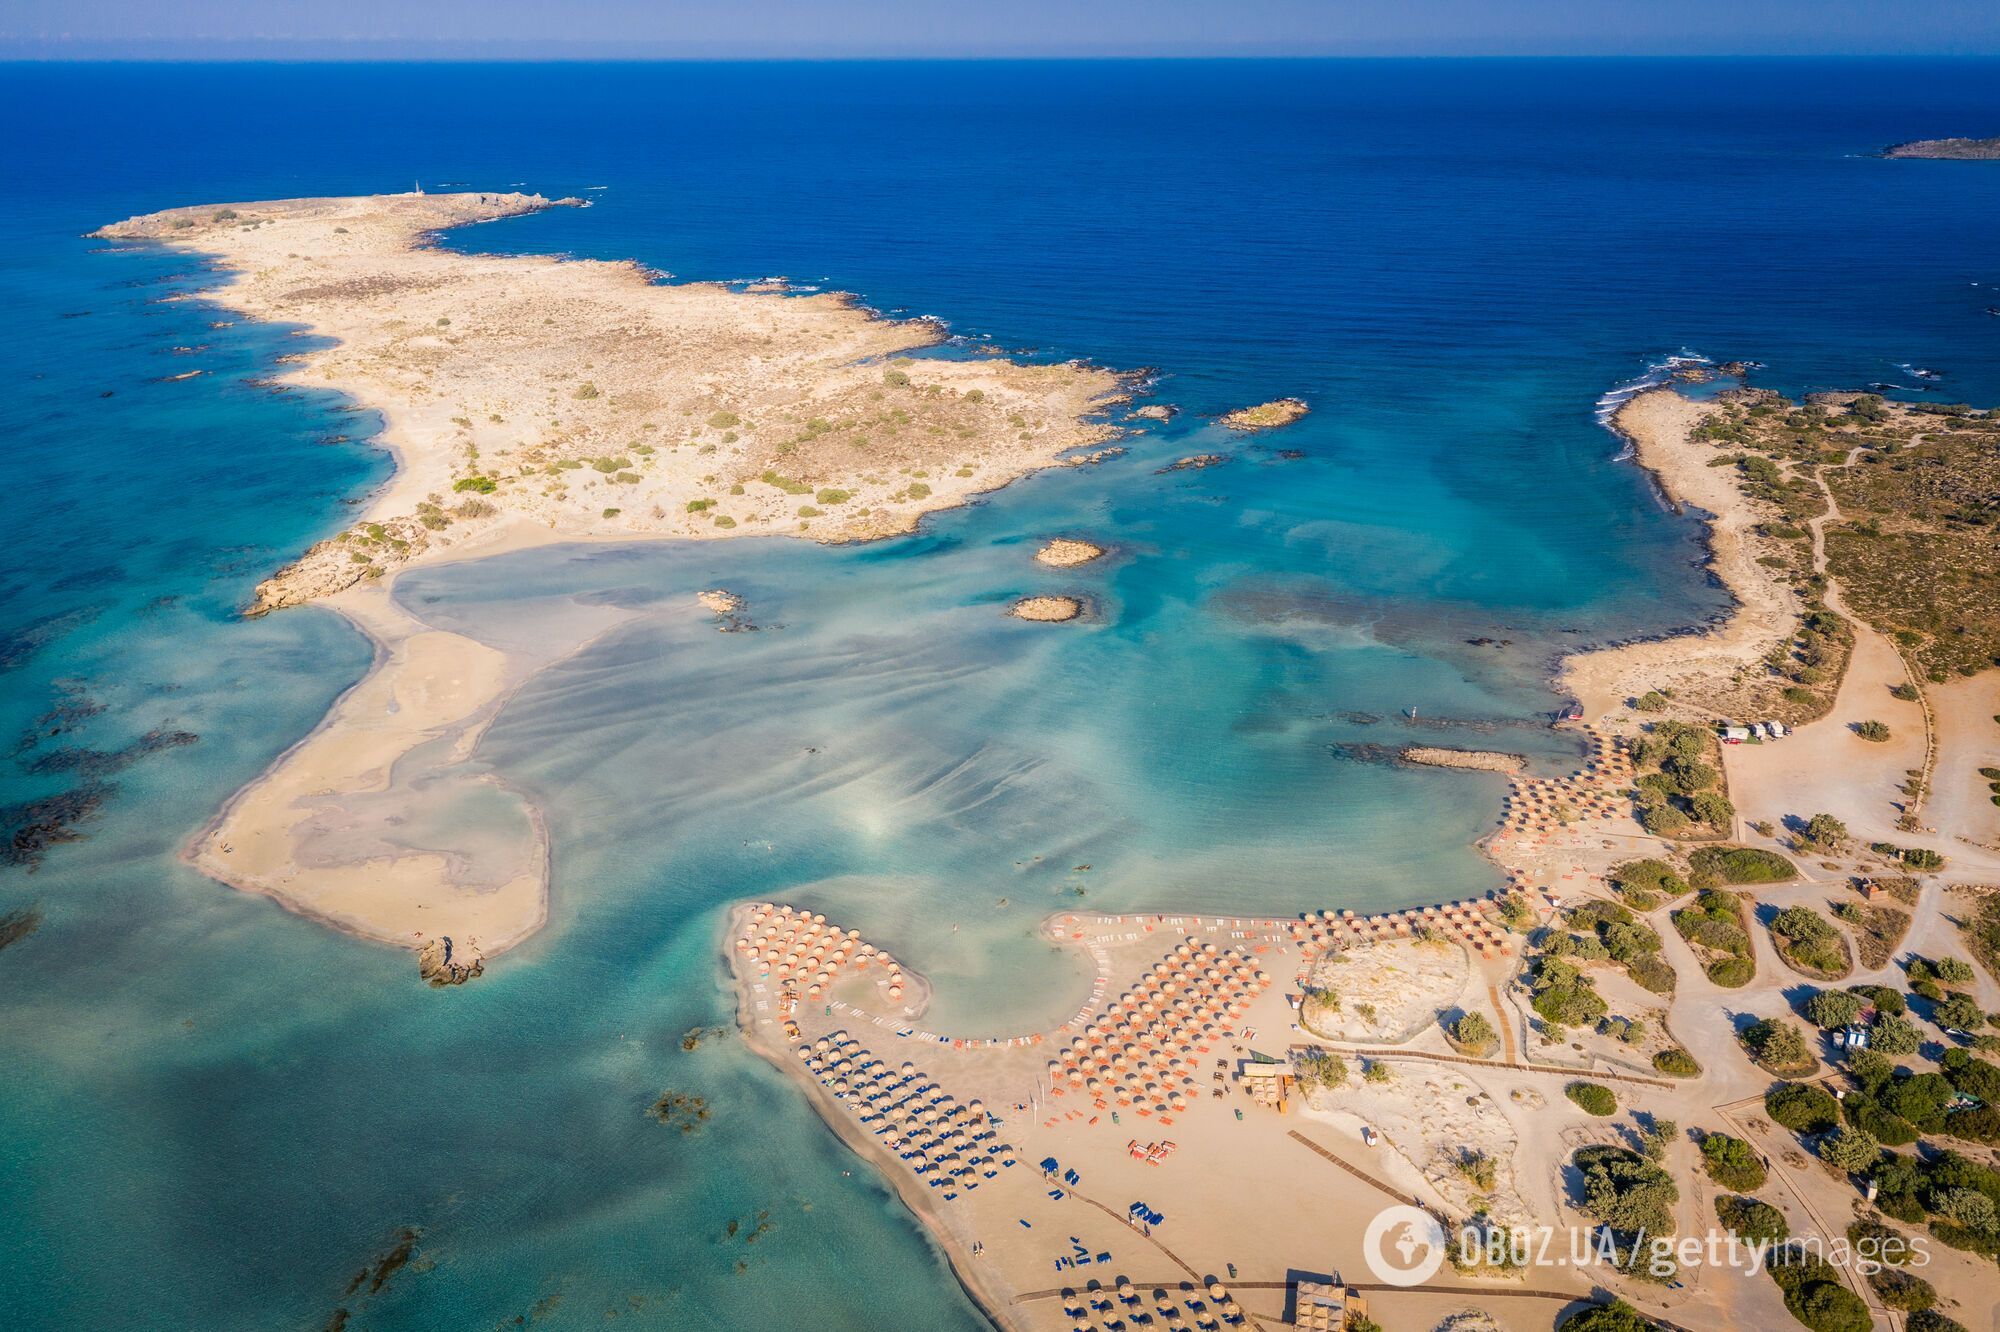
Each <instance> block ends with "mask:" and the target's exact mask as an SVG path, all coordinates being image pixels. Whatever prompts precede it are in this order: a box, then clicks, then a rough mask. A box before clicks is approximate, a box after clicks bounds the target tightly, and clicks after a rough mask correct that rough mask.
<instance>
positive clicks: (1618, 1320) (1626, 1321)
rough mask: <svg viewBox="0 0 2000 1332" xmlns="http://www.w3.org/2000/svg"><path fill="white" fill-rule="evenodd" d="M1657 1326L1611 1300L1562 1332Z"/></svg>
mask: <svg viewBox="0 0 2000 1332" xmlns="http://www.w3.org/2000/svg"><path fill="white" fill-rule="evenodd" d="M1658 1326H1659V1325H1658V1324H1657V1323H1653V1322H1649V1321H1648V1320H1646V1319H1645V1318H1642V1317H1640V1315H1639V1311H1638V1310H1637V1309H1634V1308H1633V1307H1632V1306H1631V1305H1629V1304H1627V1303H1625V1301H1623V1300H1613V1301H1611V1303H1609V1304H1598V1305H1593V1306H1592V1307H1590V1308H1588V1309H1585V1310H1584V1311H1583V1312H1581V1313H1579V1314H1577V1315H1576V1316H1575V1317H1574V1318H1571V1319H1570V1320H1569V1321H1568V1322H1567V1323H1564V1324H1563V1325H1562V1332H1654V1329H1655V1328H1657V1327H1658ZM1940 1332H1941V1330H1940ZM1959 1332H1964V1329H1962V1328H1961V1329H1960V1330H1959Z"/></svg>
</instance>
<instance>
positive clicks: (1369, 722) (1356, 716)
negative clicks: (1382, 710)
mask: <svg viewBox="0 0 2000 1332" xmlns="http://www.w3.org/2000/svg"><path fill="white" fill-rule="evenodd" d="M1336 715H1337V716H1339V718H1340V719H1341V720H1342V721H1344V722H1351V723H1353V724H1354V725H1356V726H1375V725H1378V724H1380V722H1381V720H1382V719H1381V718H1380V717H1378V716H1376V715H1375V714H1374V713H1372V712H1342V713H1338V714H1336Z"/></svg>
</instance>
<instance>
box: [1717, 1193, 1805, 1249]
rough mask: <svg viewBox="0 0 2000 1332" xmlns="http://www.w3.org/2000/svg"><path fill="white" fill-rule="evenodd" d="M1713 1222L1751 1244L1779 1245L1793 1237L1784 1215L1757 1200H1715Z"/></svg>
mask: <svg viewBox="0 0 2000 1332" xmlns="http://www.w3.org/2000/svg"><path fill="white" fill-rule="evenodd" d="M1715 1219H1716V1220H1718V1221H1720V1222H1721V1223H1722V1226H1723V1229H1725V1230H1727V1231H1729V1232H1730V1233H1732V1234H1734V1235H1738V1236H1740V1237H1742V1238H1743V1239H1744V1240H1747V1241H1748V1242H1750V1243H1752V1244H1782V1243H1784V1242H1785V1241H1786V1240H1788V1239H1790V1238H1791V1236H1792V1228H1791V1227H1790V1226H1788V1225H1786V1224H1785V1214H1784V1213H1783V1212H1780V1211H1779V1210H1778V1209H1777V1208H1775V1207H1773V1206H1771V1204H1769V1203H1767V1202H1764V1201H1762V1200H1760V1199H1757V1198H1744V1197H1740V1196H1738V1195H1736V1194H1727V1193H1726V1194H1723V1195H1722V1196H1721V1197H1719V1198H1717V1199H1716V1200H1715Z"/></svg>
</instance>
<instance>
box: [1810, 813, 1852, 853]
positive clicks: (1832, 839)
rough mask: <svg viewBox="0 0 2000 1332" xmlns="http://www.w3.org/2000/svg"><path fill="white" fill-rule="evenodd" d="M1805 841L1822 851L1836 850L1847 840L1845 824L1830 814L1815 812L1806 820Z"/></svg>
mask: <svg viewBox="0 0 2000 1332" xmlns="http://www.w3.org/2000/svg"><path fill="white" fill-rule="evenodd" d="M1803 835H1804V837H1805V840H1806V842H1807V843H1808V844H1809V845H1811V846H1815V847H1818V848H1819V849H1820V850H1822V851H1838V850H1840V848H1841V846H1842V845H1843V844H1845V843H1846V841H1847V825H1846V824H1844V823H1842V822H1841V821H1840V820H1839V819H1836V818H1835V817H1833V815H1831V814H1815V815H1813V816H1812V818H1810V819H1808V820H1807V821H1806V830H1805V833H1804V834H1803Z"/></svg>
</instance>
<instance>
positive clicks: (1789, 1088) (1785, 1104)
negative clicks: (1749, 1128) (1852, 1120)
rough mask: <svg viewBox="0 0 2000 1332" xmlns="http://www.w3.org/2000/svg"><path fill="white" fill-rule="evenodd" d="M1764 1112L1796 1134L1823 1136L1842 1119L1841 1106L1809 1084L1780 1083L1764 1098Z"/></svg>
mask: <svg viewBox="0 0 2000 1332" xmlns="http://www.w3.org/2000/svg"><path fill="white" fill-rule="evenodd" d="M1764 1113H1766V1114H1768V1115H1769V1116H1771V1118H1772V1120H1773V1121H1775V1122H1776V1123H1779V1124H1783V1125H1784V1126H1785V1127H1786V1128H1788V1129H1790V1130H1792V1131H1793V1132H1794V1133H1821V1132H1824V1131H1825V1130H1827V1129H1830V1128H1832V1127H1833V1126H1834V1123H1835V1121H1836V1120H1838V1119H1839V1117H1840V1103H1839V1102H1838V1101H1835V1100H1834V1099H1833V1097H1832V1096H1831V1095H1830V1094H1829V1093H1828V1092H1827V1091H1826V1089H1825V1088H1823V1087H1818V1086H1815V1085H1813V1084H1812V1083H1809V1082H1781V1083H1779V1084H1778V1085H1777V1086H1775V1087H1773V1088H1771V1090H1770V1091H1769V1092H1767V1093H1766V1094H1765V1096H1764Z"/></svg>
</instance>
